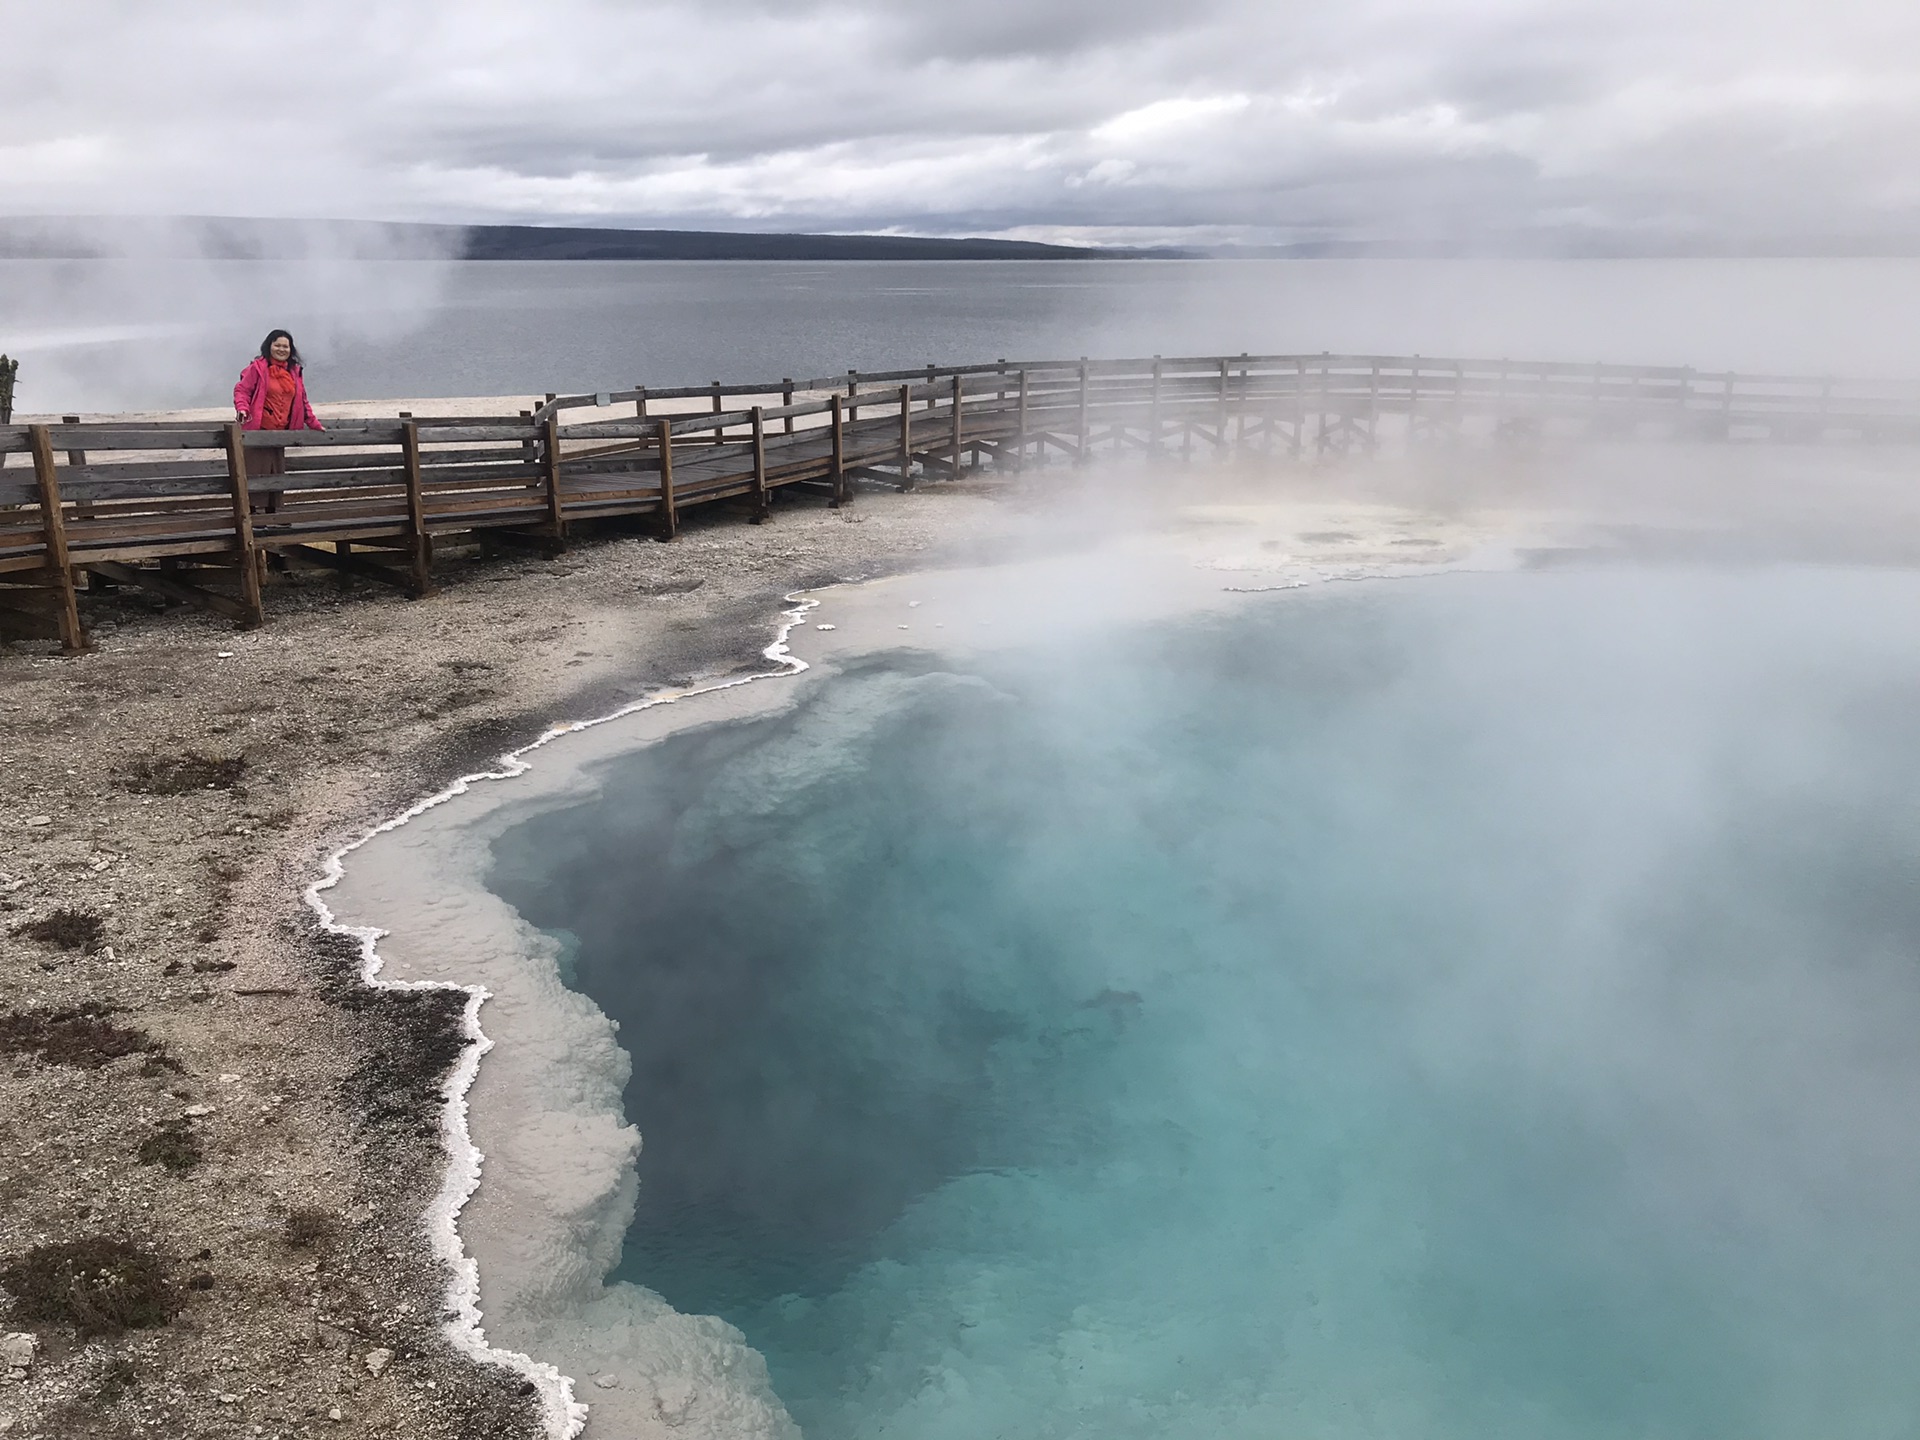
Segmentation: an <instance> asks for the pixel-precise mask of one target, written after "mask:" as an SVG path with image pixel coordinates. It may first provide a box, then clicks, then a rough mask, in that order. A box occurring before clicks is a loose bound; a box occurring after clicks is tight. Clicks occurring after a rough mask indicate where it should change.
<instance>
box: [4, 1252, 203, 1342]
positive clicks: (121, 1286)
mask: <svg viewBox="0 0 1920 1440" xmlns="http://www.w3.org/2000/svg"><path fill="white" fill-rule="evenodd" d="M0 1286H5V1287H6V1290H7V1292H8V1294H10V1295H12V1297H13V1319H14V1320H15V1322H16V1323H21V1324H27V1325H70V1326H72V1327H73V1329H74V1330H75V1331H76V1332H77V1333H78V1335H79V1337H80V1338H81V1339H82V1340H85V1339H87V1338H88V1337H89V1336H92V1335H112V1334H116V1333H118V1332H119V1331H121V1330H151V1329H154V1328H155V1327H157V1326H161V1325H164V1324H166V1323H167V1322H168V1321H169V1320H171V1319H172V1318H173V1317H174V1315H175V1313H176V1312H178V1310H179V1309H180V1298H179V1297H178V1296H177V1295H175V1294H174V1292H173V1287H172V1286H170V1285H169V1284H167V1277H166V1268H165V1266H164V1265H163V1264H162V1263H161V1261H160V1257H159V1256H157V1255H155V1254H153V1253H152V1252H151V1251H148V1250H143V1249H142V1248H140V1247H139V1246H138V1245H135V1244H132V1243H131V1242H129V1241H126V1240H115V1239H111V1238H109V1237H107V1236H104V1235H96V1236H92V1237H90V1238H89V1239H86V1240H70V1241H67V1242H65V1243H64V1244H60V1245H37V1246H35V1247H34V1248H33V1249H31V1250H29V1251H27V1253H26V1254H24V1255H22V1256H21V1257H20V1258H19V1259H17V1260H15V1261H13V1262H11V1263H10V1264H8V1265H7V1266H5V1267H4V1268H0Z"/></svg>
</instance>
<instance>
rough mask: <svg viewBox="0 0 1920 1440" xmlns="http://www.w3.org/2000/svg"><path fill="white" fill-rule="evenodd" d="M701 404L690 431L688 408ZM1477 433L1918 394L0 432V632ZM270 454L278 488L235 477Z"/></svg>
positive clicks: (1074, 368)
mask: <svg viewBox="0 0 1920 1440" xmlns="http://www.w3.org/2000/svg"><path fill="white" fill-rule="evenodd" d="M701 402H703V408H701V409H698V410H692V411H690V410H689V409H688V408H687V407H688V406H689V404H690V403H701ZM1470 435H1478V436H1483V437H1492V438H1496V439H1500V440H1506V441H1513V440H1521V439H1528V438H1544V437H1548V436H1554V435H1568V436H1572V435H1582V436H1609V437H1622V438H1624V437H1631V436H1658V437H1663V438H1668V439H1681V440H1713V441H1723V442H1724V441H1740V440H1769V441H1787V442H1798V443H1811V442H1837V441H1852V442H1882V443H1901V444H1913V443H1916V442H1920V385H1912V384H1891V383H1871V382H1840V381H1833V380H1827V379H1821V378H1817V377H1815V378H1807V377H1795V376H1768V375H1737V374H1728V373H1706V372H1701V371H1695V370H1688V369H1673V368H1656V367H1644V366H1638V367H1636V366H1615V365H1591V366H1588V365H1570V364H1553V363H1520V362H1510V361H1504V360H1501V361H1472V360H1452V359H1446V360H1435V359H1427V358H1423V357H1419V356H1373V355H1283V356H1252V355H1237V356H1206V357H1198V358H1193V357H1183V358H1162V357H1154V358H1150V359H1141V360H1072V361H1057V360H1056V361H1026V362H1020V361H1004V360H1003V361H996V362H994V363H993V364H990V365H972V366H952V367H937V366H929V367H927V368H925V369H919V370H911V371H891V372H886V373H883V374H871V373H869V374H858V373H853V372H849V373H848V374H847V375H845V376H835V377H829V378H826V379H813V380H797V381H796V380H781V381H778V382H773V383H759V384H745V385H721V384H717V383H716V384H711V385H705V386H693V387H682V388H676V389H647V388H636V389H631V390H621V391H613V392H608V393H603V394H599V395H567V396H558V397H555V398H554V399H552V400H550V401H549V402H548V403H547V404H546V405H544V406H542V407H540V408H539V409H537V410H535V411H531V412H528V413H525V414H521V415H500V416H480V417H474V416H459V417H452V416H445V417H433V416H419V417H414V416H400V417H397V418H395V419H392V420H351V421H349V420H342V421H336V422H333V423H332V425H331V426H330V428H329V429H328V430H327V431H325V432H324V433H322V432H314V431H289V432H270V431H242V430H241V429H240V428H239V427H237V426H232V425H211V424H205V423H193V422H161V423H148V424H133V423H124V422H117V421H105V422H95V423H88V424H79V423H64V424H58V425H23V426H0V623H5V624H7V625H8V626H9V628H10V629H12V630H14V631H25V632H26V633H32V634H45V635H49V636H57V637H58V638H59V639H60V640H61V641H62V642H63V644H64V645H65V646H66V647H67V648H69V649H80V648H84V646H85V644H86V636H85V632H84V630H83V629H82V626H81V620H80V610H79V594H80V585H81V582H83V581H84V583H85V584H86V586H87V587H88V588H93V587H96V586H114V585H138V586H142V587H145V588H147V589H150V590H153V591H157V592H158V593H160V594H162V595H165V596H168V597H170V598H173V599H177V600H186V601H192V602H195V603H198V604H202V605H206V606H208V607H210V608H212V609H214V610H217V611H219V612H220V613H222V614H225V615H228V616H230V617H231V618H233V619H234V620H235V621H236V622H238V623H240V624H242V625H257V624H259V623H261V621H262V619H263V609H262V599H261V595H262V585H263V582H264V580H265V577H266V574H267V563H268V557H270V556H273V557H279V561H280V562H284V563H299V564H320V565H327V566H331V567H333V568H336V569H345V570H350V571H354V572H357V573H362V574H366V575H370V576H373V577H374V578H377V579H381V580H385V581H389V582H391V583H394V584H397V585H400V586H402V587H404V588H405V589H406V590H407V591H408V592H409V593H411V594H414V595H423V594H426V593H427V592H428V590H429V588H430V586H431V566H432V560H433V549H434V544H435V542H436V540H442V539H444V538H445V537H448V536H451V535H478V536H479V537H481V539H482V540H483V541H485V542H487V543H493V544H500V545H519V546H533V547H537V548H540V549H543V550H547V551H555V550H557V549H559V548H561V547H563V546H564V545H565V544H566V542H567V539H568V537H569V533H570V531H572V530H574V529H575V528H576V527H579V526H581V525H583V524H587V523H591V522H595V521H602V520H608V519H614V518H619V517H642V518H645V519H646V520H648V521H649V522H650V523H651V525H652V526H653V527H654V529H655V531H656V533H657V534H658V535H660V536H661V538H671V537H672V536H673V534H674V533H675V531H676V529H677V527H678V524H679V517H680V515H681V514H682V513H683V512H684V511H686V510H687V509H689V508H691V507H693V506H698V505H704V504H710V503H713V502H716V501H721V500H732V501H735V502H737V503H739V504H741V505H743V506H745V507H746V508H747V510H748V511H749V513H750V515H751V517H752V518H753V519H755V520H761V519H765V518H766V517H767V515H768V513H769V506H770V503H771V500H772V497H773V495H774V494H775V492H776V491H779V490H781V489H786V488H797V489H801V490H806V491H811V492H814V493H818V494H820V495H823V496H825V497H826V498H827V499H828V500H829V501H830V503H833V504H842V503H845V502H847V501H849V500H851V499H852V498H853V496H854V493H855V482H856V481H861V480H865V481H878V482H881V483H885V484H890V485H895V486H898V487H901V488H908V487H911V486H912V485H913V484H914V483H916V481H917V480H919V479H922V478H934V479H939V478H947V477H951V476H955V475H957V474H959V473H960V472H961V470H962V469H963V467H964V466H966V465H968V464H969V463H970V464H971V465H973V466H974V467H976V468H977V467H979V466H981V465H982V464H983V463H985V462H988V461H991V462H992V463H993V464H995V465H996V466H1001V467H1019V466H1022V465H1025V464H1027V463H1028V462H1030V461H1035V460H1042V459H1046V458H1049V457H1054V456H1059V457H1064V458H1066V459H1069V460H1071V461H1074V462H1076V463H1083V462H1085V461H1086V460H1087V459H1089V458H1090V457H1091V456H1092V455H1094V454H1095V453H1096V452H1098V451H1100V450H1103V449H1105V450H1109V451H1132V452H1135V453H1143V454H1148V455H1173V454H1179V455H1181V456H1191V455H1192V454H1193V453H1194V451H1195V448H1196V447H1201V448H1203V449H1204V450H1206V451H1208V452H1211V453H1214V454H1221V455H1226V454H1234V453H1246V452H1253V453H1260V454H1273V453H1285V454H1288V455H1294V456H1301V455H1313V456H1320V455H1328V454H1334V453H1343V452H1349V451H1355V450H1371V449H1374V448H1376V447H1378V446H1379V445H1380V444H1382V443H1383V442H1384V441H1386V440H1387V439H1389V438H1391V437H1398V438H1399V439H1401V440H1405V441H1411V442H1414V443H1426V442H1431V441H1437V440H1449V439H1453V438H1458V437H1465V436H1470ZM262 449H266V450H280V451H283V452H284V456H285V473H284V474H277V475H255V476H251V477H250V476H249V475H248V473H247V471H248V468H249V467H248V465H247V463H246V456H247V453H248V452H249V451H254V450H262Z"/></svg>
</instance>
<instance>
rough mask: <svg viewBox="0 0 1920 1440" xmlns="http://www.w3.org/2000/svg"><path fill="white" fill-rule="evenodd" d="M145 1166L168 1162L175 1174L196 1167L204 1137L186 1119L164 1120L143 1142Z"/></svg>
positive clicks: (141, 1146) (167, 1165) (142, 1151)
mask: <svg viewBox="0 0 1920 1440" xmlns="http://www.w3.org/2000/svg"><path fill="white" fill-rule="evenodd" d="M139 1155H140V1163H141V1164H142V1165H164V1166H166V1168H167V1169H169V1170H171V1171H173V1172H174V1173H175V1174H183V1173H185V1172H186V1171H188V1170H191V1169H193V1167H194V1166H196V1165H198V1164H199V1163H200V1160H201V1156H202V1152H201V1149H200V1137H199V1136H198V1135H196V1134H194V1133H193V1125H192V1124H191V1122H189V1121H186V1120H162V1121H161V1122H160V1123H159V1124H158V1125H156V1126H154V1127H153V1129H152V1131H151V1132H150V1133H149V1134H148V1135H147V1138H146V1139H144V1140H142V1141H141V1142H140V1150H139Z"/></svg>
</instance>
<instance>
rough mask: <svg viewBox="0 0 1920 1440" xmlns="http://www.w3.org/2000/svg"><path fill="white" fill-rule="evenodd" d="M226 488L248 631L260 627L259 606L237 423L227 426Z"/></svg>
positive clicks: (243, 442) (250, 504)
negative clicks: (236, 545)
mask: <svg viewBox="0 0 1920 1440" xmlns="http://www.w3.org/2000/svg"><path fill="white" fill-rule="evenodd" d="M227 485H228V488H229V489H230V490H231V491H232V493H233V534H234V539H235V540H236V541H237V542H238V544H239V546H240V603H241V605H243V606H244V607H245V609H246V619H245V620H243V621H242V622H241V623H242V624H243V625H245V626H246V627H247V628H248V629H252V628H253V627H254V626H256V625H264V624H265V623H266V620H267V615H266V611H265V610H264V609H262V608H261V605H260V556H259V554H258V552H257V551H256V550H255V549H254V544H253V499H252V497H251V496H250V495H249V494H248V493H247V449H246V439H245V432H244V431H242V430H241V428H240V426H239V424H238V423H235V424H232V425H229V426H227Z"/></svg>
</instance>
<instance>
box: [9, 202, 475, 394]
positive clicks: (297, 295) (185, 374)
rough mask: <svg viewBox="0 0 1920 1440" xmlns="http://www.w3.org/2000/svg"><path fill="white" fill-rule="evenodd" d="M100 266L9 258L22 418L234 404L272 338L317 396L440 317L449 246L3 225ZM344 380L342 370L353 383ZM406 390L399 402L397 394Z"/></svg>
mask: <svg viewBox="0 0 1920 1440" xmlns="http://www.w3.org/2000/svg"><path fill="white" fill-rule="evenodd" d="M36 228H39V229H45V230H47V231H49V232H50V233H53V234H56V235H59V236H61V237H63V238H67V237H70V238H71V239H72V240H73V241H74V242H75V243H76V244H78V245H82V246H84V247H86V248H87V249H88V250H91V251H92V252H93V253H94V254H95V256H96V257H97V258H91V259H69V260H9V259H0V351H6V352H7V353H9V354H11V355H12V356H14V357H15V358H18V359H21V360H22V365H21V374H20V394H19V400H18V406H19V408H20V409H21V410H22V411H23V412H38V413H51V412H55V411H59V410H65V409H79V410H89V411H115V410H140V409H162V408H174V407H185V406H225V405H226V404H227V401H228V396H229V395H230V393H231V390H232V386H233V381H234V379H235V378H236V377H237V376H238V375H239V373H240V369H241V367H242V366H243V365H245V363H246V361H247V359H248V357H249V356H250V355H252V354H253V353H255V351H256V350H257V349H258V347H259V344H260V340H261V338H262V337H263V336H264V335H265V334H266V333H267V332H268V331H269V330H271V329H275V328H279V327H284V328H287V329H290V330H292V331H293V332H294V334H295V336H296V337H297V339H298V340H299V344H300V350H301V354H302V356H303V358H304V359H305V360H306V362H307V364H308V366H309V367H310V368H311V369H313V370H314V371H315V372H316V374H317V375H321V376H325V377H326V379H327V380H328V382H329V388H328V389H327V390H326V391H324V392H322V398H346V397H347V396H348V395H352V394H356V393H360V392H358V391H356V390H354V389H351V388H342V387H341V386H340V382H341V380H342V379H344V378H345V376H346V375H350V374H353V373H354V372H355V371H357V370H358V369H360V368H361V367H363V366H365V365H366V364H367V363H368V360H369V359H370V358H371V357H372V356H376V355H378V354H380V353H382V352H384V351H387V350H389V349H391V348H392V347H393V346H394V345H395V344H396V343H397V342H400V341H401V340H402V339H403V337H405V336H407V335H408V334H410V333H412V332H414V331H416V330H417V329H419V328H420V327H421V326H422V325H423V324H425V323H426V322H427V321H428V320H429V318H430V317H431V316H433V315H434V314H435V313H436V311H437V310H438V309H439V308H440V306H441V304H442V302H443V301H444V299H445V295H446V288H447V283H448V280H449V278H450V276H451V274H452V271H453V264H452V262H453V259H454V256H453V254H452V248H453V245H454V239H452V238H449V237H448V236H446V235H436V234H434V233H432V232H428V231H423V230H404V229H397V228H390V227H381V226H371V225H348V224H328V223H325V222H312V223H307V224H288V225H284V226H281V227H277V228H276V229H275V230H274V231H273V235H272V240H273V243H272V244H271V245H270V246H266V247H264V248H261V249H258V250H257V251H256V252H255V253H247V252H245V251H242V252H240V253H238V254H236V252H235V249H234V247H233V245H232V244H231V243H230V241H229V240H227V239H224V238H223V235H222V232H220V230H219V229H218V228H217V227H216V226H213V225H211V224H210V223H209V222H193V221H183V220H159V219H155V220H143V221H126V220H122V221H116V222H113V223H111V224H89V223H88V222H84V221H41V222H32V221H19V220H13V221H8V222H7V232H8V234H9V235H22V234H27V235H30V234H32V233H34V232H35V230H36ZM343 372H344V374H343ZM394 393H400V392H394Z"/></svg>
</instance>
